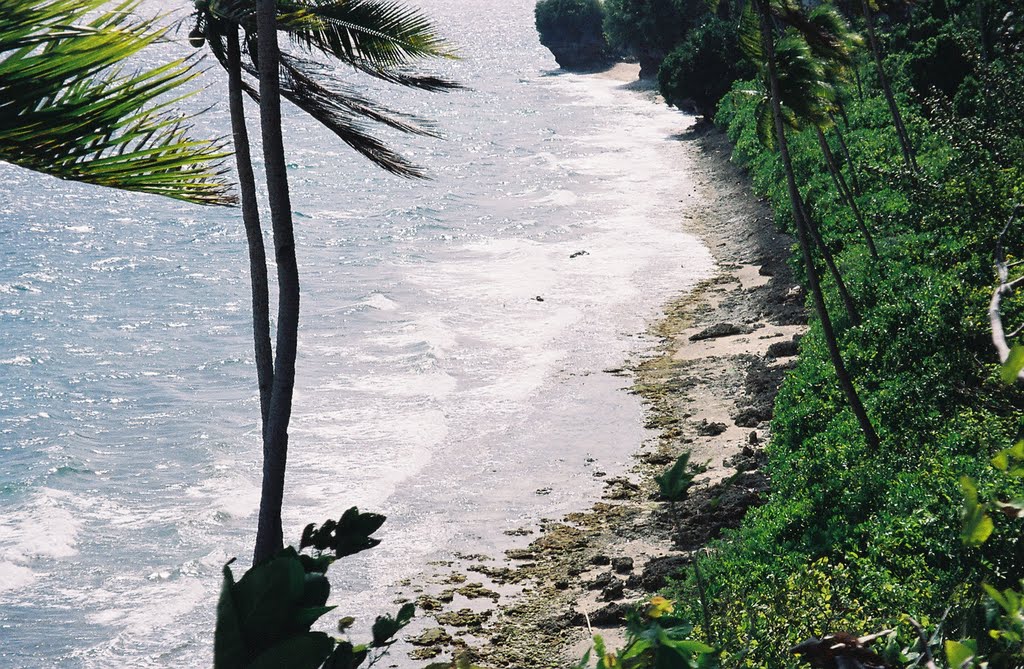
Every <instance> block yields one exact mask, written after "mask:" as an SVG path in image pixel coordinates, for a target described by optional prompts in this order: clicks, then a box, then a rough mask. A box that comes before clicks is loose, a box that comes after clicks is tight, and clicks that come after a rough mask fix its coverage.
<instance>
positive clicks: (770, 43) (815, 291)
mask: <svg viewBox="0 0 1024 669" xmlns="http://www.w3.org/2000/svg"><path fill="white" fill-rule="evenodd" d="M766 3H767V0H757V7H758V10H759V14H760V22H761V43H762V46H763V48H764V54H765V59H766V60H767V67H768V82H769V86H770V87H771V96H770V97H771V105H772V118H773V121H774V124H775V138H776V140H777V142H778V145H779V155H780V157H781V158H782V165H783V168H784V170H785V172H786V188H787V190H788V191H789V200H790V204H791V205H792V207H793V219H794V220H795V221H796V230H797V239H798V241H799V242H800V251H801V253H802V255H803V259H804V267H805V268H806V271H807V284H808V287H809V288H810V291H811V297H812V298H813V300H814V308H815V311H817V313H818V320H819V321H820V322H821V330H822V334H823V336H824V339H825V344H826V346H827V347H828V354H829V357H830V358H831V359H832V365H833V366H834V367H835V370H836V376H837V377H838V379H839V385H840V386H841V387H842V389H843V393H844V394H845V395H846V400H847V402H848V403H849V404H850V409H851V410H852V411H853V413H854V416H856V418H857V422H858V423H859V424H860V428H861V430H862V431H863V432H864V438H865V440H866V441H867V445H868V448H869V449H871V450H877V449H878V446H879V442H878V434H877V433H876V432H875V428H874V426H873V425H872V424H871V420H870V419H869V418H868V414H867V412H866V411H865V410H864V405H863V404H862V403H861V401H860V396H859V395H857V389H856V388H854V386H853V381H852V380H851V378H850V374H849V373H848V372H847V371H846V365H845V364H844V363H843V357H842V354H841V353H840V351H839V343H838V341H837V340H836V334H835V330H833V328H832V319H831V318H830V317H829V315H828V310H827V309H826V308H825V297H824V295H823V294H822V292H821V284H820V282H819V281H818V273H817V270H816V269H815V268H814V258H813V257H812V255H811V247H810V243H809V241H808V239H807V236H808V232H807V230H806V224H805V221H804V217H803V211H802V207H801V198H800V192H799V191H798V190H797V187H796V178H795V177H794V176H793V163H792V161H791V160H790V158H789V147H788V146H787V144H786V131H785V127H784V126H783V124H782V108H781V105H780V102H779V99H780V96H779V78H778V74H777V72H776V69H775V41H774V39H773V36H772V29H771V24H770V23H769V19H770V17H769V13H768V6H767V4H766Z"/></svg>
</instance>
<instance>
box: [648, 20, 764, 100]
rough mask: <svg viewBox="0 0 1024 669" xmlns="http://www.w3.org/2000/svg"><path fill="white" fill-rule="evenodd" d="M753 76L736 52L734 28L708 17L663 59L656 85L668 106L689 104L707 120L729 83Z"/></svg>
mask: <svg viewBox="0 0 1024 669" xmlns="http://www.w3.org/2000/svg"><path fill="white" fill-rule="evenodd" d="M753 74H754V70H753V67H752V66H751V65H750V64H749V63H748V62H747V60H746V59H745V58H744V57H743V54H742V53H741V52H740V46H739V38H738V37H737V34H736V26H735V25H733V24H732V23H730V22H728V21H723V20H722V19H719V18H717V17H710V18H709V19H708V21H707V22H706V23H704V25H702V26H701V27H699V28H697V29H696V30H694V31H693V32H691V33H690V34H689V35H687V36H686V39H684V40H683V42H682V43H681V44H680V45H679V46H677V47H676V48H675V49H674V50H673V51H672V52H671V53H670V54H669V55H668V57H667V58H665V61H664V62H663V63H662V64H661V68H660V69H659V70H658V85H659V88H660V89H661V94H662V96H663V97H664V98H665V101H666V102H667V103H668V104H670V105H675V106H677V107H683V106H686V105H687V104H688V103H690V102H692V104H693V105H694V107H695V108H696V111H697V113H698V114H701V115H703V116H704V117H705V118H709V119H710V118H711V117H712V116H713V115H714V113H715V108H716V107H717V106H718V102H719V100H721V99H722V96H724V95H725V94H726V93H727V92H728V91H729V88H730V87H731V86H732V83H733V82H734V81H736V80H737V79H746V78H749V77H751V76H753Z"/></svg>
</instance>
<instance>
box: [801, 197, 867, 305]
mask: <svg viewBox="0 0 1024 669" xmlns="http://www.w3.org/2000/svg"><path fill="white" fill-rule="evenodd" d="M807 209H808V207H807V203H806V202H804V201H803V200H802V199H801V201H800V214H801V216H803V225H804V229H805V230H807V232H808V233H809V234H810V235H811V239H813V240H814V245H815V246H817V247H818V252H819V253H821V257H822V259H823V260H824V261H825V266H826V267H828V271H829V273H830V274H831V275H832V280H833V281H835V284H836V290H838V291H839V297H840V299H842V301H843V308H844V309H845V310H846V316H847V318H849V319H850V324H851V325H860V314H859V313H858V312H857V305H856V304H854V301H853V298H852V297H851V296H850V291H848V290H847V289H846V281H844V280H843V275H842V273H840V271H839V266H838V265H836V259H835V256H833V255H832V251H831V250H830V249H829V248H828V245H827V244H826V243H825V240H824V239H822V238H821V231H820V230H818V224H817V223H815V221H814V219H813V218H811V215H810V212H809V211H807Z"/></svg>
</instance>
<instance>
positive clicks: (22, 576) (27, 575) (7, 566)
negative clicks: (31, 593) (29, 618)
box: [0, 560, 36, 596]
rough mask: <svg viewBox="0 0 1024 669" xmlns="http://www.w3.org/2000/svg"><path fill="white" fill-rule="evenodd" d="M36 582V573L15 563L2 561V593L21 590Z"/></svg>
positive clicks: (0, 570) (0, 587)
mask: <svg viewBox="0 0 1024 669" xmlns="http://www.w3.org/2000/svg"><path fill="white" fill-rule="evenodd" d="M35 580H36V573H35V572H34V571H32V570H31V569H30V568H28V567H26V566H24V565H20V564H17V563H15V562H5V561H3V560H0V593H3V592H4V591H9V590H21V589H22V588H25V587H27V586H29V585H31V584H32V582H33V581H35ZM0 596H2V595H0Z"/></svg>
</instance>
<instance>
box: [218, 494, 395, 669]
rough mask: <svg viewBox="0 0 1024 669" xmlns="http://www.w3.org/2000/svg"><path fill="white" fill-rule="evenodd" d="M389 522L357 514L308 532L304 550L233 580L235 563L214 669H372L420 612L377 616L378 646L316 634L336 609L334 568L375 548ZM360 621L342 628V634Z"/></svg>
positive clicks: (223, 602)
mask: <svg viewBox="0 0 1024 669" xmlns="http://www.w3.org/2000/svg"><path fill="white" fill-rule="evenodd" d="M384 520H385V518H384V516H381V515H379V514H376V513H360V512H359V509H357V508H355V507H352V508H351V509H349V510H348V511H346V512H345V513H344V514H343V515H342V516H341V518H340V519H338V520H337V521H334V520H328V521H327V522H326V523H324V524H323V526H322V527H317V526H316V525H312V524H311V525H308V526H307V527H306V529H305V531H303V533H302V541H301V542H300V543H299V548H298V550H296V549H295V548H293V547H291V546H289V547H287V548H285V549H283V550H281V551H280V552H278V553H277V554H276V555H274V556H273V557H272V558H271V559H269V560H267V561H265V562H263V563H261V564H259V565H256V566H254V567H252V568H251V569H249V570H248V571H246V572H245V574H244V575H243V576H242V578H240V579H239V580H238V581H235V578H234V574H232V572H231V563H228V564H226V565H224V582H223V585H222V587H221V593H220V600H219V601H218V603H217V629H216V633H215V638H214V660H213V663H214V669H278V668H280V667H289V668H291V669H318V668H319V667H323V668H324V669H356V667H359V666H360V665H362V664H363V663H364V662H366V661H367V660H369V663H368V665H367V666H372V665H373V664H375V663H376V662H377V661H378V660H380V658H381V657H382V656H383V655H384V654H385V653H386V652H387V650H388V648H389V647H390V646H391V645H392V644H393V643H394V640H395V635H397V634H398V632H400V631H401V630H402V628H404V627H405V626H406V625H408V624H409V622H410V621H411V620H412V617H413V613H414V612H415V606H414V605H413V604H405V605H403V606H402V607H401V609H400V610H399V611H398V613H397V614H396V615H395V616H394V617H392V616H387V615H385V616H379V617H378V618H377V620H376V621H375V622H374V624H373V628H372V634H373V639H372V640H371V641H370V642H369V643H365V644H353V643H352V642H351V641H348V640H347V639H339V638H335V637H332V636H331V635H329V634H327V633H326V632H313V631H311V629H310V628H311V627H312V626H313V625H314V624H315V623H316V622H317V621H318V620H319V619H320V618H321V617H322V616H324V615H325V614H327V613H330V612H331V611H333V610H334V609H335V607H334V606H327V599H328V598H329V597H330V594H331V583H330V581H328V580H327V576H326V574H327V570H328V568H330V566H331V565H332V564H334V562H335V561H337V560H339V559H340V558H343V557H347V556H349V555H355V554H356V553H359V552H362V551H364V550H367V549H370V548H373V547H374V546H376V545H377V544H378V543H380V541H379V540H378V539H374V538H372V537H371V536H370V535H372V534H373V533H374V532H376V531H377V530H378V529H380V526H381V525H383V524H384ZM354 622H355V621H354V620H353V619H352V618H350V617H345V618H342V619H341V620H339V621H338V625H337V629H338V632H339V633H342V634H344V633H345V632H346V631H347V630H348V628H349V627H351V625H352V624H353V623H354Z"/></svg>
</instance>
